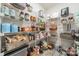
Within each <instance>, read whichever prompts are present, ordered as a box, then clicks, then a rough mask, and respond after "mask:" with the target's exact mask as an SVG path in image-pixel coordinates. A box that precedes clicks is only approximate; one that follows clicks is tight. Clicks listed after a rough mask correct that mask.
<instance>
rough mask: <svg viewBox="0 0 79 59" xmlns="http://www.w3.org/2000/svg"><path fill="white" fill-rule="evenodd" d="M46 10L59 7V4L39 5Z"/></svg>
mask: <svg viewBox="0 0 79 59" xmlns="http://www.w3.org/2000/svg"><path fill="white" fill-rule="evenodd" d="M39 4H40V5H41V6H42V7H43V8H44V9H45V10H48V9H50V8H52V7H54V6H55V5H57V4H58V3H39Z"/></svg>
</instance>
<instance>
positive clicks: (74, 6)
mask: <svg viewBox="0 0 79 59" xmlns="http://www.w3.org/2000/svg"><path fill="white" fill-rule="evenodd" d="M65 7H69V11H70V13H74V12H76V11H78V10H79V3H58V4H57V5H55V6H54V7H52V8H51V9H49V10H48V11H46V12H47V13H46V14H50V15H52V14H53V13H55V12H61V9H62V8H65Z"/></svg>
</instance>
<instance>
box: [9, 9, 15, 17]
mask: <svg viewBox="0 0 79 59" xmlns="http://www.w3.org/2000/svg"><path fill="white" fill-rule="evenodd" d="M9 13H10V16H11V17H12V18H15V17H16V13H15V10H14V9H10V12H9Z"/></svg>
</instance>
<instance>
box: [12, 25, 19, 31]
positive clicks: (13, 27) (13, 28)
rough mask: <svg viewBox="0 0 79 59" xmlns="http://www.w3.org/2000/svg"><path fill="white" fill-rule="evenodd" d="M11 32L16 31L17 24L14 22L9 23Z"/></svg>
mask: <svg viewBox="0 0 79 59" xmlns="http://www.w3.org/2000/svg"><path fill="white" fill-rule="evenodd" d="M11 32H18V26H17V25H15V24H13V25H11Z"/></svg>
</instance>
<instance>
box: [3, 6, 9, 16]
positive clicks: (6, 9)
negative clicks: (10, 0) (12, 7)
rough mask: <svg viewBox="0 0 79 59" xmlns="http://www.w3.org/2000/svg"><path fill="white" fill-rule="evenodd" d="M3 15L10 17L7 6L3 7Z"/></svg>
mask: <svg viewBox="0 0 79 59" xmlns="http://www.w3.org/2000/svg"><path fill="white" fill-rule="evenodd" d="M2 13H4V15H5V16H9V8H8V7H7V6H3V7H2Z"/></svg>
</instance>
